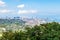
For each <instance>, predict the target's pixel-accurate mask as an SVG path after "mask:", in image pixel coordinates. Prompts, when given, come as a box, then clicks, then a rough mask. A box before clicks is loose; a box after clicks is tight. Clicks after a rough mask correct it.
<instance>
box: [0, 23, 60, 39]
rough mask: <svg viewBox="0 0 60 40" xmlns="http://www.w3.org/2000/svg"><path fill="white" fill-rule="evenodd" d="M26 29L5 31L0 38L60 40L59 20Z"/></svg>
mask: <svg viewBox="0 0 60 40" xmlns="http://www.w3.org/2000/svg"><path fill="white" fill-rule="evenodd" d="M24 30H25V31H23V30H20V31H15V32H12V31H11V30H10V31H7V32H3V34H2V37H1V38H0V40H60V24H59V23H57V22H52V23H46V24H40V25H39V26H37V25H36V26H34V27H32V28H31V27H25V29H24Z"/></svg>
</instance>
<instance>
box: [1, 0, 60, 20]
mask: <svg viewBox="0 0 60 40" xmlns="http://www.w3.org/2000/svg"><path fill="white" fill-rule="evenodd" d="M17 16H21V17H37V18H55V19H60V0H0V17H17Z"/></svg>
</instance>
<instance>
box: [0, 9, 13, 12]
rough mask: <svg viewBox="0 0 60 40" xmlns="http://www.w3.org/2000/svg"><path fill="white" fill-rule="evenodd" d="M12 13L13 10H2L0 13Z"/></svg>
mask: <svg viewBox="0 0 60 40" xmlns="http://www.w3.org/2000/svg"><path fill="white" fill-rule="evenodd" d="M10 12H12V10H7V9H3V10H0V13H10Z"/></svg>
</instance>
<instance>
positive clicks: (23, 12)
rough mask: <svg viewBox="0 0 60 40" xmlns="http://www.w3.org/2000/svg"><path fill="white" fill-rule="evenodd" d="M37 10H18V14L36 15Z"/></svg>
mask: <svg viewBox="0 0 60 40" xmlns="http://www.w3.org/2000/svg"><path fill="white" fill-rule="evenodd" d="M37 12H38V11H37V10H19V11H18V13H19V14H29V13H37Z"/></svg>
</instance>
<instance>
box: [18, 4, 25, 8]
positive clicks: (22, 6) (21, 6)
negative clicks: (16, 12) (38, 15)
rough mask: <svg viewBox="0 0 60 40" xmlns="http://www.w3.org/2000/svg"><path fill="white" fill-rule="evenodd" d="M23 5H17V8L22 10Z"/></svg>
mask: <svg viewBox="0 0 60 40" xmlns="http://www.w3.org/2000/svg"><path fill="white" fill-rule="evenodd" d="M24 6H25V5H24V4H21V5H18V6H17V8H24Z"/></svg>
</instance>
